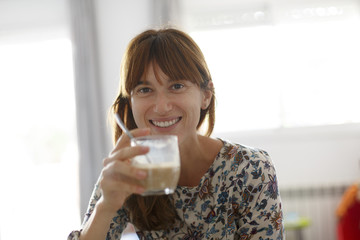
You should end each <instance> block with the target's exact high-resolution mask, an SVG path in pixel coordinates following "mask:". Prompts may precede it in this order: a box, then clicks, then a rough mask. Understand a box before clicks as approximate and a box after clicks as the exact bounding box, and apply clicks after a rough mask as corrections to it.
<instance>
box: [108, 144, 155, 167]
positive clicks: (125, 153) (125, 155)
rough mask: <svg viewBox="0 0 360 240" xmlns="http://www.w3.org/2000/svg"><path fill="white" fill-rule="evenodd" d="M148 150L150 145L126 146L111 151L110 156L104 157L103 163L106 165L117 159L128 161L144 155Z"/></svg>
mask: <svg viewBox="0 0 360 240" xmlns="http://www.w3.org/2000/svg"><path fill="white" fill-rule="evenodd" d="M148 152H149V147H146V146H134V147H124V148H122V149H120V150H118V151H113V152H111V154H110V156H109V157H108V158H105V159H104V161H103V165H104V166H106V165H108V164H109V163H110V162H112V161H115V160H119V161H127V160H129V159H131V158H133V157H135V156H137V155H144V154H146V153H148Z"/></svg>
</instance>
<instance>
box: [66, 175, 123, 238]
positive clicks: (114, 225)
mask: <svg viewBox="0 0 360 240" xmlns="http://www.w3.org/2000/svg"><path fill="white" fill-rule="evenodd" d="M99 182H100V178H99V179H98V181H97V183H96V184H95V187H94V190H93V192H92V194H91V198H90V201H89V205H88V209H87V211H86V214H85V217H84V220H83V223H82V227H81V229H80V230H75V231H72V232H71V233H70V234H69V236H68V240H79V238H80V234H81V231H82V228H83V227H84V225H85V223H86V222H87V221H88V220H89V218H90V216H91V214H92V213H93V211H94V209H95V205H96V203H97V202H98V201H99V199H100V198H101V189H100V186H99ZM127 222H128V214H127V212H126V211H125V210H124V209H119V210H118V212H117V215H116V216H115V217H114V218H113V219H112V221H111V223H110V226H109V231H108V233H107V236H106V239H107V240H116V239H120V237H121V233H122V232H123V231H124V229H125V227H126V224H127Z"/></svg>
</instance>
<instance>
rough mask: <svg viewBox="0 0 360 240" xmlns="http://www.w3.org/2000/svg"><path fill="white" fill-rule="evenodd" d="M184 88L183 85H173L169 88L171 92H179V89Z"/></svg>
mask: <svg viewBox="0 0 360 240" xmlns="http://www.w3.org/2000/svg"><path fill="white" fill-rule="evenodd" d="M183 87H184V84H181V83H175V84H173V85H172V86H171V89H173V90H179V89H182V88H183Z"/></svg>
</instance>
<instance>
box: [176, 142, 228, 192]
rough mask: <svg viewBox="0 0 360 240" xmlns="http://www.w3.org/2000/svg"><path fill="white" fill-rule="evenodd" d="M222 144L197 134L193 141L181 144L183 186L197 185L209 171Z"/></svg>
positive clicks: (181, 177)
mask: <svg viewBox="0 0 360 240" xmlns="http://www.w3.org/2000/svg"><path fill="white" fill-rule="evenodd" d="M221 146H222V143H221V141H219V140H216V139H212V138H209V137H205V136H201V135H197V136H196V138H194V140H192V141H186V143H183V144H181V145H180V157H181V171H180V181H179V185H181V186H197V185H198V184H199V181H200V179H201V178H202V177H203V175H204V174H205V173H206V172H207V171H208V169H209V167H210V166H211V164H212V163H213V162H214V159H215V157H216V155H217V153H218V152H219V150H220V148H221Z"/></svg>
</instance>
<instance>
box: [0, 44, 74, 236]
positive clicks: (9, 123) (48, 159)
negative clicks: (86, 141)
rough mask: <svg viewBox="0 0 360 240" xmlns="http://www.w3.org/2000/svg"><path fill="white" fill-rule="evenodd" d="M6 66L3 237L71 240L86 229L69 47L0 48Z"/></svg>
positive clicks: (0, 75) (1, 92)
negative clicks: (69, 238)
mask: <svg viewBox="0 0 360 240" xmlns="http://www.w3.org/2000/svg"><path fill="white" fill-rule="evenodd" d="M0 66H1V71H0V79H1V81H0V98H1V101H0V109H1V112H2V117H1V124H0V132H1V134H0V144H1V146H2V147H1V149H2V150H1V161H0V189H1V192H2V193H1V199H0V203H1V204H0V212H1V214H0V238H1V240H12V239H44V240H45V239H49V238H51V239H65V238H66V237H67V235H68V234H69V231H71V229H76V228H77V227H78V226H79V222H80V216H79V206H78V197H79V196H78V169H77V166H78V153H77V143H76V128H75V98H74V83H73V69H72V67H73V66H72V49H71V42H70V41H69V40H68V39H56V40H48V41H41V42H40V41H38V42H31V43H19V44H13V45H1V43H0ZM49 236H50V237H49Z"/></svg>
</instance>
